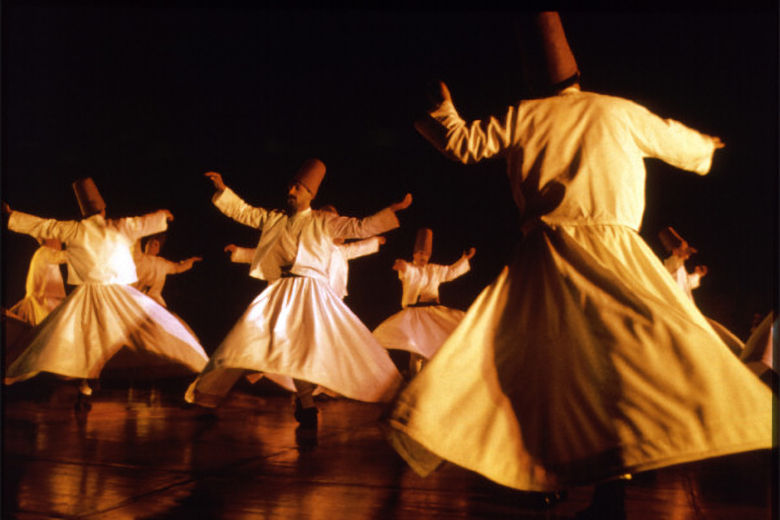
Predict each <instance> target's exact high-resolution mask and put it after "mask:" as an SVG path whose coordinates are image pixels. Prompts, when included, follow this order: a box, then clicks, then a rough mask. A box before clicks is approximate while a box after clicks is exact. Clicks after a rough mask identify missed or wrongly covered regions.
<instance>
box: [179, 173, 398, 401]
mask: <svg viewBox="0 0 780 520" xmlns="http://www.w3.org/2000/svg"><path fill="white" fill-rule="evenodd" d="M213 202H214V204H215V205H216V206H217V208H219V209H220V211H222V212H223V213H224V214H225V215H227V216H228V217H230V218H232V219H234V220H236V221H237V222H240V223H242V224H245V225H248V226H251V227H254V228H257V229H260V230H261V235H260V240H259V243H258V246H257V248H256V249H255V250H254V253H253V258H252V263H251V266H250V275H251V276H255V277H257V278H261V279H265V280H267V281H268V287H266V288H265V290H263V292H261V293H260V295H258V296H257V298H255V299H254V301H252V303H250V305H249V307H248V308H247V310H246V311H245V312H244V314H243V315H242V316H241V318H239V320H238V322H237V323H236V324H235V325H234V326H233V328H232V329H231V330H230V332H229V333H228V335H227V336H226V337H225V339H224V340H223V341H222V343H221V344H220V345H219V347H218V348H217V350H216V351H215V352H214V354H213V355H212V357H211V360H210V361H209V364H208V365H207V366H206V368H205V369H204V370H203V372H202V373H201V375H200V376H199V377H198V379H196V380H195V381H194V382H193V383H192V385H190V387H189V389H188V390H187V393H186V395H185V399H186V400H187V401H189V402H197V403H199V404H202V405H204V406H216V405H217V404H218V402H219V401H220V400H221V399H222V398H223V397H224V396H225V395H226V394H227V393H228V392H229V391H230V388H231V387H232V386H233V384H234V383H235V381H236V380H237V379H238V378H239V377H241V376H242V375H243V374H244V373H245V372H246V371H255V372H263V373H264V374H266V375H267V376H268V377H269V378H270V379H272V380H273V381H276V382H277V383H279V384H282V385H284V386H286V387H288V388H289V386H288V385H286V384H285V382H287V383H289V382H290V379H300V380H304V381H309V382H312V383H316V384H318V385H320V386H322V387H324V388H326V389H329V390H330V391H332V392H335V393H338V394H341V395H343V396H345V397H349V398H351V399H357V400H361V401H369V402H372V401H386V400H389V399H391V398H392V396H393V395H394V394H395V391H396V390H397V388H398V386H399V385H400V382H401V375H400V374H399V373H398V370H397V369H396V367H395V365H394V364H393V362H392V360H391V359H390V357H389V356H388V354H387V351H385V349H383V348H382V346H381V345H380V344H379V343H378V342H377V341H376V339H374V337H373V336H372V335H371V332H370V331H369V330H368V329H367V328H366V326H365V325H363V323H362V322H361V321H360V319H359V318H358V317H357V316H356V315H355V314H354V313H353V312H352V311H351V310H350V309H349V308H348V307H347V306H346V305H345V304H344V302H343V301H342V300H341V298H340V297H339V296H338V295H337V294H336V293H335V292H334V291H333V289H332V288H331V287H330V283H329V276H328V275H329V273H328V266H329V265H330V256H331V254H332V252H333V248H334V243H333V240H334V239H335V238H367V237H371V236H374V235H377V234H379V233H382V232H384V231H388V230H390V229H394V228H396V227H398V219H397V218H396V217H395V213H394V212H393V211H392V210H390V209H389V208H388V209H385V210H382V211H380V212H379V213H377V214H375V215H372V216H370V217H367V218H364V219H356V218H348V217H342V216H338V215H335V214H333V213H329V212H324V211H315V210H312V209H311V208H308V209H306V210H304V211H302V212H300V213H298V214H296V215H293V216H288V215H287V214H286V213H285V212H282V211H276V210H266V209H264V208H259V207H254V206H250V205H248V204H246V203H245V202H244V201H243V200H241V198H239V197H238V196H237V195H236V194H235V193H233V192H232V191H231V190H230V189H229V188H226V189H225V190H224V191H222V192H221V193H218V194H216V195H215V197H214V199H213ZM285 265H291V268H290V273H292V275H293V276H285V277H282V267H283V266H285Z"/></svg>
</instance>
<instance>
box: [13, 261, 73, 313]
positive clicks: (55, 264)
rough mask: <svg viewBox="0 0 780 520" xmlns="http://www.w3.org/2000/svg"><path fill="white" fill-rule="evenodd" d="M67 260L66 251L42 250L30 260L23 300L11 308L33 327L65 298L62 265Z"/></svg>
mask: <svg viewBox="0 0 780 520" xmlns="http://www.w3.org/2000/svg"><path fill="white" fill-rule="evenodd" d="M66 261H67V258H66V253H65V251H64V250H62V249H54V248H51V247H48V246H45V245H43V246H41V247H39V248H38V249H37V250H36V251H35V253H33V256H32V258H31V259H30V267H29V268H28V270H27V280H26V283H25V295H24V298H23V299H22V300H20V301H19V302H18V303H16V304H15V305H14V306H13V307H11V308H10V309H9V311H10V312H11V313H13V314H14V315H16V316H18V317H20V318H21V319H22V320H23V321H25V322H27V323H29V324H30V325H37V324H39V323H40V322H42V321H43V319H44V318H45V317H46V316H48V314H49V313H50V312H51V311H53V310H54V309H55V308H56V307H57V306H58V305H59V304H60V303H62V300H64V299H65V284H64V283H63V281H62V273H60V264H64V263H65V262H66Z"/></svg>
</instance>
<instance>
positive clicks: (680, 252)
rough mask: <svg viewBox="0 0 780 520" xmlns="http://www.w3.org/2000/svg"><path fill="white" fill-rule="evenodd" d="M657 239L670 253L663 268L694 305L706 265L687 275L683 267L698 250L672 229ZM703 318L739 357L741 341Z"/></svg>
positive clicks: (721, 327)
mask: <svg viewBox="0 0 780 520" xmlns="http://www.w3.org/2000/svg"><path fill="white" fill-rule="evenodd" d="M658 238H659V239H660V240H661V244H662V245H663V246H664V249H666V251H667V252H668V253H670V256H668V257H667V258H666V259H664V267H666V269H667V270H668V271H669V274H671V275H672V278H674V281H675V282H677V285H678V286H679V287H680V289H682V290H683V292H684V293H685V295H686V296H687V297H688V298H689V299H690V300H691V302H692V303H693V304H694V305H696V300H695V299H694V298H693V290H694V289H697V288H698V287H699V286H700V285H701V279H702V278H703V277H704V276H705V275H706V274H707V272H708V269H707V266H706V265H697V266H695V267H694V268H693V272H692V273H689V272H688V269H687V268H686V267H685V261H686V260H688V259H690V257H691V256H692V255H694V254H696V253H698V250H696V249H695V248H693V247H691V246H690V245H689V244H688V241H687V240H685V239H684V238H683V237H681V236H680V234H679V233H678V232H677V231H675V230H674V228H672V227H666V228H664V229H662V230H661V231H659V232H658ZM697 307H698V306H697ZM705 318H706V319H707V322H708V323H709V324H710V326H711V327H712V328H713V329H714V330H715V332H716V333H717V334H718V336H720V339H722V340H723V342H724V343H725V344H726V345H727V346H728V347H729V349H731V351H732V352H734V354H736V355H737V356H739V355H740V354H741V352H742V349H743V348H745V344H744V343H743V342H742V340H741V339H739V338H738V337H737V336H736V335H735V334H734V333H733V332H731V331H730V330H729V329H727V328H726V327H725V326H724V325H722V324H721V323H720V322H718V321H715V320H713V319H712V318H708V317H706V316H705Z"/></svg>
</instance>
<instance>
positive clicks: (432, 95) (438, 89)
mask: <svg viewBox="0 0 780 520" xmlns="http://www.w3.org/2000/svg"><path fill="white" fill-rule="evenodd" d="M427 90H428V99H429V100H430V101H431V103H432V104H433V106H434V107H438V106H439V105H441V104H442V103H444V102H445V101H450V102H452V95H451V94H450V89H449V88H447V84H446V83H444V82H443V81H441V80H437V81H433V82H431V83H429V84H428V86H427Z"/></svg>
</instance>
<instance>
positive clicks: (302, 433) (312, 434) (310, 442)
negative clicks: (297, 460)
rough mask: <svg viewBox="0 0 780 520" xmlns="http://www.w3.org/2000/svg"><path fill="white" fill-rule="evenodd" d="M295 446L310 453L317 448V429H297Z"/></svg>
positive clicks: (302, 427)
mask: <svg viewBox="0 0 780 520" xmlns="http://www.w3.org/2000/svg"><path fill="white" fill-rule="evenodd" d="M295 444H297V445H298V448H299V449H300V450H301V451H310V450H312V449H314V448H316V447H317V428H307V427H305V426H303V425H300V426H298V427H297V428H295Z"/></svg>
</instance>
